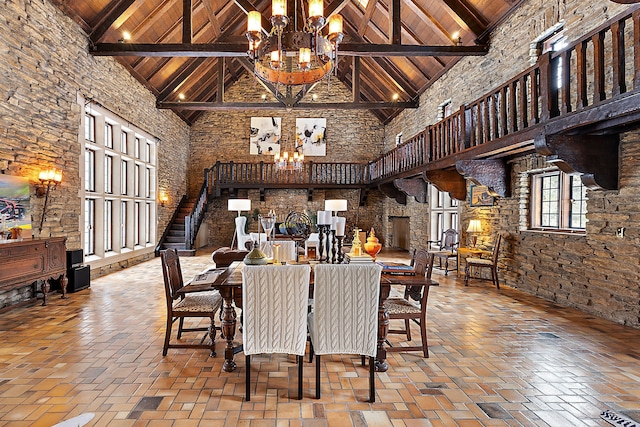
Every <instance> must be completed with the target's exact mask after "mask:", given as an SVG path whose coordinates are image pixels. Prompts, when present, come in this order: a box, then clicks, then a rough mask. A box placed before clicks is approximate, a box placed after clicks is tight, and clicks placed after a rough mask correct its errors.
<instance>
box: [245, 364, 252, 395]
mask: <svg viewBox="0 0 640 427" xmlns="http://www.w3.org/2000/svg"><path fill="white" fill-rule="evenodd" d="M245 360H246V363H245V366H246V368H245V369H246V370H247V373H246V376H245V380H244V381H245V386H246V390H245V397H244V399H245V400H246V401H247V402H250V401H251V356H249V355H247V356H246V357H245Z"/></svg>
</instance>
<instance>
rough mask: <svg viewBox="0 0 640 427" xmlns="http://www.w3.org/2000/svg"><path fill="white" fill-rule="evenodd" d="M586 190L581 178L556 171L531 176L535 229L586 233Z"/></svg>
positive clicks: (532, 214) (532, 219) (532, 210)
mask: <svg viewBox="0 0 640 427" xmlns="http://www.w3.org/2000/svg"><path fill="white" fill-rule="evenodd" d="M586 213H587V196H586V188H585V186H584V185H583V184H582V181H581V180H580V177H579V176H577V175H568V174H565V173H564V172H561V171H558V170H554V171H547V172H542V173H536V174H533V175H532V176H531V221H530V223H531V228H532V229H541V230H559V231H562V230H565V231H583V230H585V228H586V222H587V220H586Z"/></svg>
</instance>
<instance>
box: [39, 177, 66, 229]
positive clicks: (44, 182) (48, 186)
mask: <svg viewBox="0 0 640 427" xmlns="http://www.w3.org/2000/svg"><path fill="white" fill-rule="evenodd" d="M38 179H39V180H40V184H36V197H39V198H42V197H44V198H45V199H44V206H43V207H42V216H41V217H40V226H39V227H38V234H40V233H42V225H43V224H44V217H45V215H46V213H47V205H48V204H49V193H50V192H51V190H53V189H55V188H56V187H57V186H58V184H60V183H61V182H62V171H59V170H57V169H49V170H47V171H41V172H40V174H39V175H38Z"/></svg>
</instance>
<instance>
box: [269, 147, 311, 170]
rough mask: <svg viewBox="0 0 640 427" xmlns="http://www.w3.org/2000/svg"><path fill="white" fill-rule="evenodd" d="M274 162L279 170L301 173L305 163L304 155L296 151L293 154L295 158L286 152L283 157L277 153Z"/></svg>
mask: <svg viewBox="0 0 640 427" xmlns="http://www.w3.org/2000/svg"><path fill="white" fill-rule="evenodd" d="M273 162H274V163H275V165H276V169H277V170H283V171H301V170H302V166H303V162H304V154H298V152H297V151H296V152H295V153H293V156H291V157H289V153H287V152H286V151H285V152H284V154H283V155H282V156H280V154H277V153H276V154H275V155H274V156H273Z"/></svg>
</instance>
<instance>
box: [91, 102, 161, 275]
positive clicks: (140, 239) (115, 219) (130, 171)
mask: <svg viewBox="0 0 640 427" xmlns="http://www.w3.org/2000/svg"><path fill="white" fill-rule="evenodd" d="M85 109H86V113H85V114H84V115H83V116H82V117H83V122H82V127H81V129H82V132H84V136H85V151H84V154H83V156H84V169H83V172H84V174H83V176H82V178H83V180H84V186H83V187H84V200H85V203H84V212H83V217H82V220H81V221H83V222H84V233H83V240H84V241H83V246H84V248H85V252H86V254H87V255H88V256H89V257H90V258H88V259H87V260H88V261H90V262H91V261H97V260H99V259H101V258H106V257H109V256H114V255H118V254H124V253H129V252H133V251H136V250H141V249H144V248H151V247H152V246H153V245H154V244H155V240H156V164H155V161H156V160H155V159H157V155H156V152H155V151H156V149H157V144H156V139H155V138H154V137H152V136H151V135H149V134H147V133H146V132H144V131H141V130H140V129H137V128H136V127H135V126H133V125H132V124H131V123H130V121H127V120H124V119H122V118H120V117H118V116H117V115H115V114H114V113H112V112H110V111H108V110H106V109H104V108H103V107H101V106H98V105H92V104H87V105H86V107H85ZM95 129H104V131H100V132H97V133H96V131H95ZM131 154H133V155H134V157H132V156H131Z"/></svg>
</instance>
